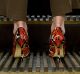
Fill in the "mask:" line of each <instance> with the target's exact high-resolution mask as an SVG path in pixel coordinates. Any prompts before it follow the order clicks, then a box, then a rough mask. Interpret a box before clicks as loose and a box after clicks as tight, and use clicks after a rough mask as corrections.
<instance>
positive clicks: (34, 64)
mask: <svg viewBox="0 0 80 74" xmlns="http://www.w3.org/2000/svg"><path fill="white" fill-rule="evenodd" d="M36 58H37V57H36V55H34V57H33V62H32V72H36Z"/></svg>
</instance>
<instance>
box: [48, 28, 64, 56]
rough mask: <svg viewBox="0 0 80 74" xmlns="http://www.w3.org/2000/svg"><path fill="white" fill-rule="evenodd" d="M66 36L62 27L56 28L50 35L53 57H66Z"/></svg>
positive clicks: (50, 51)
mask: <svg viewBox="0 0 80 74" xmlns="http://www.w3.org/2000/svg"><path fill="white" fill-rule="evenodd" d="M64 39H65V38H64V34H63V33H62V29H61V28H60V27H56V28H55V29H54V30H53V32H52V33H51V35H50V42H49V43H50V50H49V56H51V57H64V52H65V51H64Z"/></svg>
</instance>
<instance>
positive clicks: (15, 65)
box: [10, 58, 20, 71]
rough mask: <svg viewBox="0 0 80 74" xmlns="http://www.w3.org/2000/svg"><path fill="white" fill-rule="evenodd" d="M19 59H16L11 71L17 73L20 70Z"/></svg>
mask: <svg viewBox="0 0 80 74" xmlns="http://www.w3.org/2000/svg"><path fill="white" fill-rule="evenodd" d="M19 60H20V59H19V58H16V59H15V60H14V63H13V65H12V67H11V69H10V70H11V71H17V70H18V63H19Z"/></svg>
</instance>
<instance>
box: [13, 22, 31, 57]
mask: <svg viewBox="0 0 80 74" xmlns="http://www.w3.org/2000/svg"><path fill="white" fill-rule="evenodd" d="M13 33H14V35H15V38H14V48H13V55H14V57H26V56H28V54H29V52H30V51H29V45H28V30H27V24H26V22H25V21H16V22H14V30H13ZM15 39H16V40H15ZM15 43H16V44H15Z"/></svg>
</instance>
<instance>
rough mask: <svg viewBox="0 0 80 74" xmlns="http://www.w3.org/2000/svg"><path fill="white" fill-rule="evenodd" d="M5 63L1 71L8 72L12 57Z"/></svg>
mask: <svg viewBox="0 0 80 74" xmlns="http://www.w3.org/2000/svg"><path fill="white" fill-rule="evenodd" d="M6 61H7V62H6V64H5V65H4V67H3V71H8V70H9V69H10V67H11V64H12V61H13V56H9V58H8V59H7V60H6Z"/></svg>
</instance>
